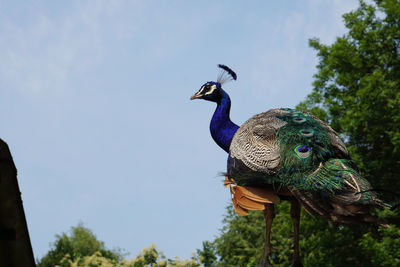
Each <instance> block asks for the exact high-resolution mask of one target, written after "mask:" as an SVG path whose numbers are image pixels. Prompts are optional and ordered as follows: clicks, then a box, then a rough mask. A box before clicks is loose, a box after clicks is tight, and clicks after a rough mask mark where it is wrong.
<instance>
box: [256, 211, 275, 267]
mask: <svg viewBox="0 0 400 267" xmlns="http://www.w3.org/2000/svg"><path fill="white" fill-rule="evenodd" d="M274 218H275V206H274V204H265V209H264V219H265V245H264V254H263V256H262V258H261V262H260V264H259V265H258V267H270V266H272V265H271V263H270V262H269V259H268V257H269V255H270V254H271V250H272V247H271V226H272V220H273V219H274Z"/></svg>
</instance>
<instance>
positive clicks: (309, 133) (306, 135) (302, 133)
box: [300, 129, 314, 137]
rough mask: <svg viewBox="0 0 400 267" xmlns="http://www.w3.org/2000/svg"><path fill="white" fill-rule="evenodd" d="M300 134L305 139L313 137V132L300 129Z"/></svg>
mask: <svg viewBox="0 0 400 267" xmlns="http://www.w3.org/2000/svg"><path fill="white" fill-rule="evenodd" d="M300 134H301V135H302V136H305V137H312V136H313V135H314V131H313V130H308V129H302V130H300Z"/></svg>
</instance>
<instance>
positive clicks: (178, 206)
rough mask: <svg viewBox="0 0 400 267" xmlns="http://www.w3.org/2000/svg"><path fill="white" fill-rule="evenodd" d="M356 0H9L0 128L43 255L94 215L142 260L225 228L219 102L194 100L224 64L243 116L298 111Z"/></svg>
mask: <svg viewBox="0 0 400 267" xmlns="http://www.w3.org/2000/svg"><path fill="white" fill-rule="evenodd" d="M357 4H358V1H356V0H351V1H350V0H332V1H323V0H302V1H296V2H294V1H287V0H286V1H247V2H245V1H228V0H226V1H183V0H182V1H144V0H143V1H105V0H104V1H100V0H98V1H24V2H21V1H4V0H0V36H1V38H0V58H1V64H0V121H1V127H0V129H1V135H0V138H2V139H4V140H5V141H6V142H7V143H8V144H9V146H10V149H11V151H12V154H13V156H14V161H15V163H16V165H17V168H18V180H19V184H20V189H21V191H22V198H23V201H24V207H25V213H26V217H27V221H28V227H29V231H30V235H31V240H32V245H33V250H34V254H35V257H37V258H40V257H42V256H43V255H44V254H45V253H46V252H47V251H48V249H49V243H50V242H53V241H54V239H55V237H54V236H55V234H60V233H61V232H65V231H68V229H69V228H70V227H71V226H74V225H77V224H78V222H83V223H84V224H85V226H87V227H88V228H90V229H92V230H93V231H94V233H95V234H96V235H97V237H98V238H99V239H100V240H103V241H105V243H106V245H107V246H108V247H110V248H113V247H120V248H123V249H124V250H125V251H126V252H128V253H131V254H130V256H129V257H133V256H135V255H136V254H137V253H138V252H139V251H140V250H141V249H142V248H144V247H147V246H149V245H151V244H153V243H155V244H156V245H157V246H158V248H159V249H161V250H162V251H164V252H165V254H166V255H167V256H168V257H174V256H179V257H181V258H184V257H189V256H190V254H191V252H193V251H195V250H196V249H197V248H201V243H202V241H204V240H213V239H214V237H215V236H216V235H218V231H219V229H220V228H221V226H222V224H221V220H222V216H223V214H224V209H225V207H226V206H227V205H228V204H229V203H230V196H229V192H228V191H227V190H226V189H225V188H224V187H223V186H222V179H223V178H222V177H220V176H218V174H219V173H220V172H222V171H224V168H225V165H226V156H227V155H226V154H225V152H224V151H222V150H221V149H220V148H219V147H218V146H217V145H215V144H214V142H213V140H212V139H211V136H210V134H209V129H208V127H209V121H210V119H211V116H212V113H213V111H214V109H215V104H214V103H210V102H204V101H199V100H197V101H189V97H190V96H191V95H192V94H193V93H195V92H196V91H197V90H198V89H199V88H200V86H201V85H202V84H203V83H204V82H206V81H210V80H215V79H216V77H217V75H218V73H219V70H218V69H217V67H216V65H217V64H219V63H222V64H226V65H228V66H230V67H231V68H232V69H233V70H234V71H236V73H237V74H238V80H237V82H232V83H229V84H226V85H225V86H224V89H225V90H226V91H227V92H228V93H229V94H230V96H231V99H232V112H231V118H232V120H233V121H234V122H236V123H237V124H239V125H240V124H241V123H243V122H244V121H246V120H247V119H248V118H250V117H251V116H252V115H254V114H256V113H260V112H263V111H266V110H268V109H271V108H276V107H294V106H295V105H296V104H298V103H299V102H300V101H301V100H303V99H304V98H305V96H306V95H307V94H308V93H309V92H310V91H311V88H312V87H311V83H312V80H313V78H312V75H313V74H315V73H316V69H315V66H316V64H317V58H316V53H315V51H313V50H312V49H311V48H309V47H308V39H309V38H312V37H318V38H320V39H321V41H322V42H323V43H331V42H333V41H334V40H335V38H336V36H340V35H342V34H343V33H344V32H345V28H344V26H343V22H342V18H341V15H342V14H343V13H344V12H348V11H350V10H353V9H354V8H356V7H357Z"/></svg>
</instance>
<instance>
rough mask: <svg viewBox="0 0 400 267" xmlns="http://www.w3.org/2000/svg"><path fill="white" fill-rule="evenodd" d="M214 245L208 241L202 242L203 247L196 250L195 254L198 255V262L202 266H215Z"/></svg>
mask: <svg viewBox="0 0 400 267" xmlns="http://www.w3.org/2000/svg"><path fill="white" fill-rule="evenodd" d="M215 253H216V251H215V247H214V245H213V244H212V243H211V242H210V241H204V242H203V249H202V250H200V249H198V250H197V255H198V256H199V259H200V262H201V263H202V264H203V266H204V267H213V266H215V264H214V263H215V261H216V259H217V256H216V255H215Z"/></svg>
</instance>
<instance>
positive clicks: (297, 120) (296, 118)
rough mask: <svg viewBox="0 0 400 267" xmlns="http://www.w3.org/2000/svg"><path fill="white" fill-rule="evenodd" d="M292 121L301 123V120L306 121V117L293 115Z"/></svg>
mask: <svg viewBox="0 0 400 267" xmlns="http://www.w3.org/2000/svg"><path fill="white" fill-rule="evenodd" d="M293 121H294V122H295V123H303V122H305V121H306V119H305V118H303V117H294V118H293Z"/></svg>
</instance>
